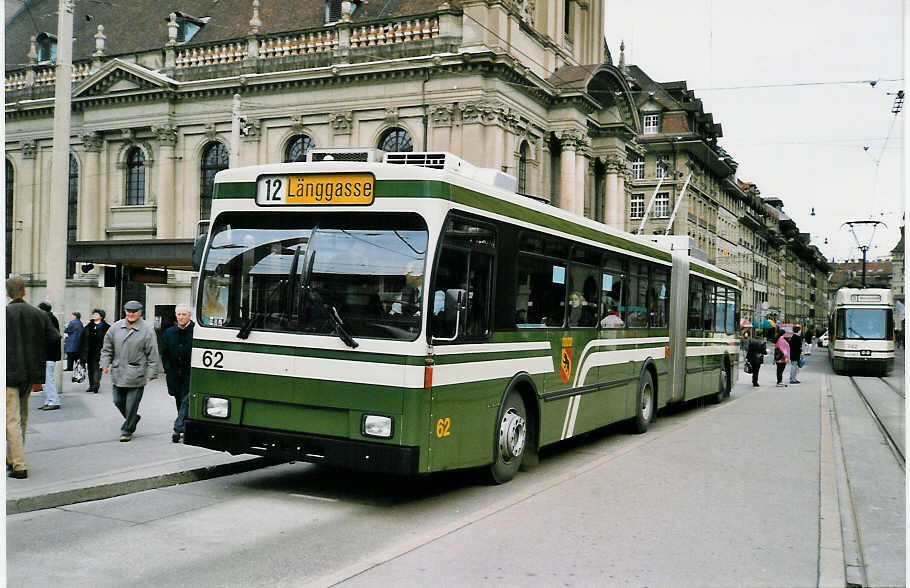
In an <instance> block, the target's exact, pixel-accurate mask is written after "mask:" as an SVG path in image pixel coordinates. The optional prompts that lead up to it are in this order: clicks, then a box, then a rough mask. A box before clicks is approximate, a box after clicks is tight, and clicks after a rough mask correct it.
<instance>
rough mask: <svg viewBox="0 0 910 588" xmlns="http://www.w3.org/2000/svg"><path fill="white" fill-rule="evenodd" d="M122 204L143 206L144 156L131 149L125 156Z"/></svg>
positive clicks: (134, 148) (139, 150)
mask: <svg viewBox="0 0 910 588" xmlns="http://www.w3.org/2000/svg"><path fill="white" fill-rule="evenodd" d="M124 204H126V205H127V206H136V205H139V204H145V154H143V153H142V149H140V148H138V147H133V148H132V149H130V150H129V153H127V155H126V198H125V199H124Z"/></svg>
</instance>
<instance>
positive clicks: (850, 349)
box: [828, 288, 894, 374]
mask: <svg viewBox="0 0 910 588" xmlns="http://www.w3.org/2000/svg"><path fill="white" fill-rule="evenodd" d="M828 337H829V341H828V357H829V358H830V360H831V367H832V368H833V369H834V373H837V374H854V373H863V372H866V373H869V372H872V373H880V374H887V373H890V372H891V370H892V369H893V368H894V299H893V297H892V293H891V290H890V289H887V288H841V289H840V290H838V291H837V294H836V295H835V298H834V308H833V310H832V312H831V315H830V316H829V317H828Z"/></svg>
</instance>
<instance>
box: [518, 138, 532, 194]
mask: <svg viewBox="0 0 910 588" xmlns="http://www.w3.org/2000/svg"><path fill="white" fill-rule="evenodd" d="M528 151H530V149H529V148H528V142H527V141H522V142H521V147H519V148H518V193H519V194H527V193H528Z"/></svg>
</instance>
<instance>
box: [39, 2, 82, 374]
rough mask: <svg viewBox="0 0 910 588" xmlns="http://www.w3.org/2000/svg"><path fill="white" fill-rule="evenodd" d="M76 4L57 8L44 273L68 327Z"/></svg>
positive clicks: (51, 297) (60, 366) (58, 371)
mask: <svg viewBox="0 0 910 588" xmlns="http://www.w3.org/2000/svg"><path fill="white" fill-rule="evenodd" d="M74 8H75V0H60V1H59V4H58V8H57V16H58V20H57V79H56V81H55V84H54V148H53V160H52V163H51V193H50V209H49V210H48V216H47V233H46V238H47V241H46V243H47V251H46V252H45V256H44V258H45V260H46V265H45V271H46V278H47V298H48V299H49V300H50V301H51V303H52V304H53V310H54V314H56V315H57V317H58V320H59V321H60V324H61V325H63V324H65V323H66V298H65V296H66V294H65V288H66V241H67V234H66V233H67V231H66V217H67V200H68V190H69V175H70V174H69V163H70V162H69V158H70V109H71V104H72V94H73V81H72V79H73V9H74ZM54 381H55V382H56V384H57V387H58V389H59V390H60V391H63V362H62V361H58V362H57V369H56V371H55V372H54Z"/></svg>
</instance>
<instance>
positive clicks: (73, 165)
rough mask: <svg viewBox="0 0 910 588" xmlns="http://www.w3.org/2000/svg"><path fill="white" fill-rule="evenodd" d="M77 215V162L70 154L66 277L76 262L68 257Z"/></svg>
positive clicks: (74, 239)
mask: <svg viewBox="0 0 910 588" xmlns="http://www.w3.org/2000/svg"><path fill="white" fill-rule="evenodd" d="M78 214H79V162H78V161H76V158H75V157H73V154H72V153H70V177H69V190H68V193H67V199H66V215H67V219H66V243H67V245H66V275H67V276H69V277H72V276H73V274H75V273H76V261H75V260H74V259H72V258H71V256H70V252H69V250H70V248H69V244H70V243H74V242H75V241H76V219H77V217H78Z"/></svg>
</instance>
